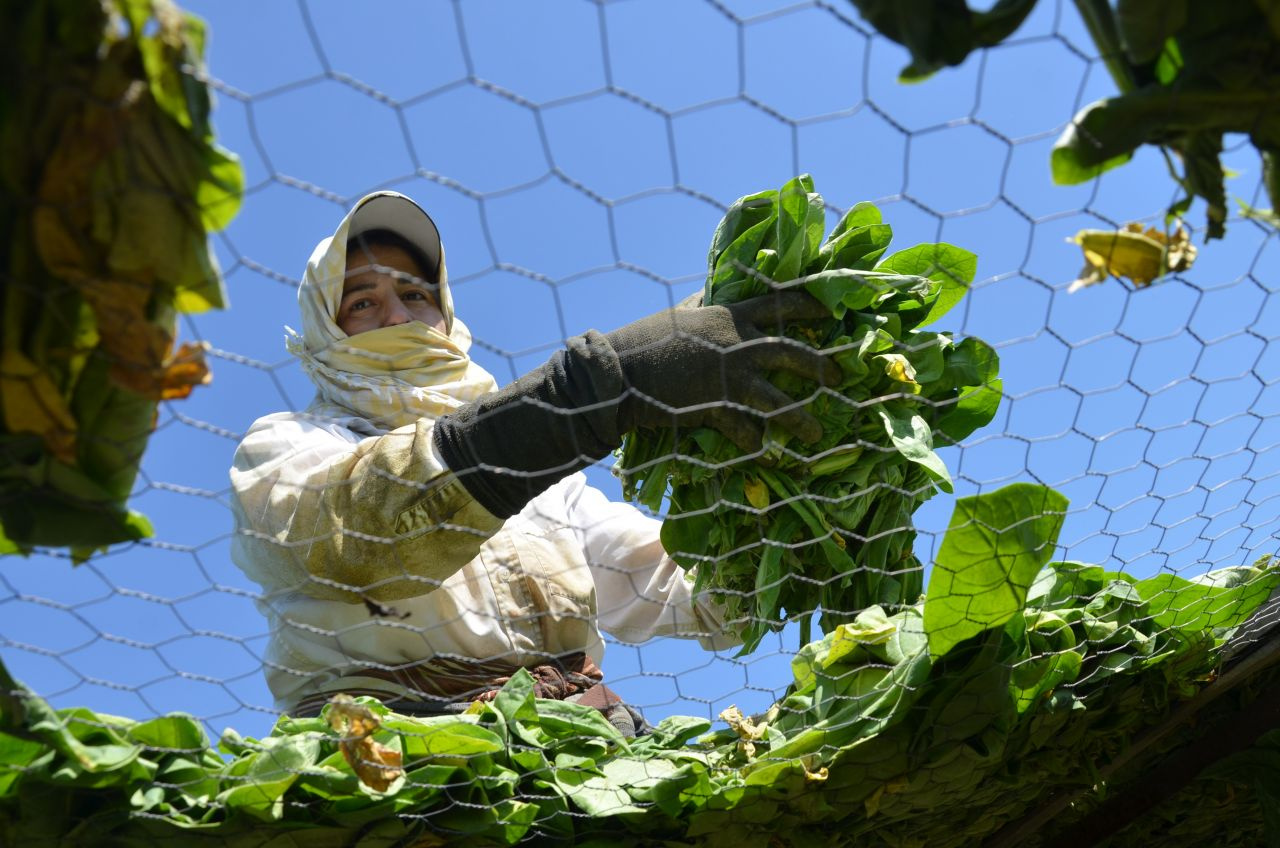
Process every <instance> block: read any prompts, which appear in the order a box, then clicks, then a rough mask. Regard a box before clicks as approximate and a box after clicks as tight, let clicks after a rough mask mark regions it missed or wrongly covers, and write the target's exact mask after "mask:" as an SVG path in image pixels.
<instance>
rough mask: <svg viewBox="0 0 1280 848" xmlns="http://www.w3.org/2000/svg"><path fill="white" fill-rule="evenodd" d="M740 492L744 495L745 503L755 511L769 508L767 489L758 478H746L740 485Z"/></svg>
mask: <svg viewBox="0 0 1280 848" xmlns="http://www.w3.org/2000/svg"><path fill="white" fill-rule="evenodd" d="M742 490H743V492H745V493H746V496H747V503H749V504H751V505H752V506H753V507H755V508H756V509H767V508H768V507H769V487H768V486H767V485H766V484H765V482H764V481H763V480H761V479H760V478H759V477H748V478H747V479H746V482H744V483H743V484H742Z"/></svg>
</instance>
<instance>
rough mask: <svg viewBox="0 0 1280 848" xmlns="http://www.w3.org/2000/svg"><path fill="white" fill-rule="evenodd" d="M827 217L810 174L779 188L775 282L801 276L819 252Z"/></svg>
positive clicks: (802, 175)
mask: <svg viewBox="0 0 1280 848" xmlns="http://www.w3.org/2000/svg"><path fill="white" fill-rule="evenodd" d="M825 220H826V219H825V217H824V215H823V211H822V198H821V197H820V196H818V195H816V194H814V193H813V178H812V177H810V176H809V175H808V174H801V175H800V176H798V177H796V178H795V179H792V180H790V181H789V182H787V184H786V185H784V186H783V187H782V188H781V189H779V190H778V218H777V231H776V232H777V234H776V236H775V239H776V242H777V247H776V250H777V251H778V265H777V267H776V268H775V269H774V272H773V278H774V279H775V280H776V281H778V282H780V283H781V282H786V281H788V280H794V279H795V278H796V277H799V276H800V269H801V268H803V267H805V264H806V262H807V260H808V258H809V257H810V256H811V255H813V254H814V253H816V252H817V249H818V243H819V242H820V241H821V240H822V228H823V225H824V224H825Z"/></svg>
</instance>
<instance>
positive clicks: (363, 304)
mask: <svg viewBox="0 0 1280 848" xmlns="http://www.w3.org/2000/svg"><path fill="white" fill-rule="evenodd" d="M370 306H373V301H372V300H367V299H366V300H357V301H356V302H355V303H353V304H351V311H352V312H360V311H362V310H364V309H368V308H369V307H370Z"/></svg>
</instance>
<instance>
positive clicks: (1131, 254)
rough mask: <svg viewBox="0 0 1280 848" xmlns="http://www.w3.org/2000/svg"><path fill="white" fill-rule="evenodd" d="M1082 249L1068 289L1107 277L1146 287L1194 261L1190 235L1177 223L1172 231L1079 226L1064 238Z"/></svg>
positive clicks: (1135, 226)
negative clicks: (1081, 263)
mask: <svg viewBox="0 0 1280 848" xmlns="http://www.w3.org/2000/svg"><path fill="white" fill-rule="evenodd" d="M1067 241H1069V242H1071V243H1072V244H1078V245H1080V247H1081V249H1082V250H1083V251H1084V261H1085V266H1084V268H1083V269H1082V270H1081V271H1080V278H1079V279H1077V280H1076V281H1075V282H1073V283H1072V284H1071V285H1070V286H1069V287H1068V288H1067V291H1068V292H1075V291H1079V290H1080V289H1082V288H1085V287H1087V286H1092V285H1096V284H1098V283H1100V282H1102V281H1103V280H1105V279H1106V278H1107V277H1116V278H1121V277H1124V278H1127V279H1128V280H1130V281H1131V282H1132V283H1133V284H1134V286H1136V287H1137V288H1140V289H1141V288H1146V287H1147V286H1149V285H1151V283H1152V282H1153V281H1154V280H1156V279H1158V278H1159V277H1163V276H1164V275H1165V274H1168V273H1170V272H1176V271H1185V270H1187V269H1188V268H1190V267H1191V265H1192V264H1193V263H1194V262H1195V261H1196V248H1195V246H1194V245H1192V244H1191V237H1190V236H1189V235H1188V234H1187V231H1186V230H1185V229H1184V228H1183V227H1182V225H1181V224H1178V225H1177V226H1175V227H1174V229H1173V232H1172V233H1162V232H1160V231H1159V230H1157V229H1156V228H1155V227H1147V228H1146V229H1143V227H1142V225H1141V224H1139V223H1136V222H1134V223H1129V224H1126V225H1125V226H1124V228H1123V229H1120V230H1081V231H1080V232H1078V233H1076V234H1075V235H1074V236H1073V237H1071V238H1069V239H1067Z"/></svg>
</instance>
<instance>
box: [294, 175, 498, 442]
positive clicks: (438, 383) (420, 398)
mask: <svg viewBox="0 0 1280 848" xmlns="http://www.w3.org/2000/svg"><path fill="white" fill-rule="evenodd" d="M380 194H388V192H381V193H380ZM376 196H377V195H368V196H366V197H364V198H362V199H361V201H360V203H357V204H356V206H355V207H354V208H353V209H352V210H351V212H349V213H347V216H346V218H344V219H343V221H342V223H341V224H339V225H338V229H337V230H336V231H335V232H334V234H333V235H332V236H331V237H329V238H326V239H324V240H323V241H321V242H320V244H318V245H317V246H316V249H315V251H314V252H313V253H312V254H311V258H310V260H308V262H307V269H306V272H305V274H304V275H303V279H302V285H301V286H300V287H299V288H298V306H299V308H300V309H301V311H302V332H301V333H298V332H297V331H295V330H293V329H291V328H289V327H286V328H285V333H286V338H285V346H286V347H287V348H288V350H289V352H290V353H292V354H293V355H294V356H296V357H298V359H299V360H300V361H301V363H302V368H303V370H304V371H305V372H306V374H307V376H308V377H310V378H311V382H312V383H314V384H315V386H316V401H315V402H313V403H312V406H311V409H310V410H309V411H310V412H312V413H315V414H333V413H336V412H338V411H337V410H329V409H326V408H325V407H330V406H337V407H341V408H342V409H343V410H346V411H348V412H354V413H356V414H357V415H359V416H360V417H362V418H364V419H366V420H367V421H368V422H369V423H370V424H372V425H373V426H374V427H375V428H376V429H378V430H383V431H390V430H394V429H396V428H399V427H403V426H405V425H407V424H412V423H413V422H414V421H416V420H417V419H419V418H429V419H436V418H439V417H440V416H442V415H447V414H448V413H450V412H453V411H455V410H456V409H458V408H459V407H461V406H463V405H465V404H468V403H470V402H472V401H474V400H476V399H477V398H480V397H481V396H483V395H485V394H488V393H489V392H492V391H495V390H496V389H497V383H496V381H495V380H494V379H493V376H492V375H490V374H489V372H488V371H486V370H484V369H483V368H481V367H480V366H479V365H477V364H476V363H475V362H473V361H472V360H471V357H470V356H469V355H468V351H469V350H470V348H471V333H470V331H469V330H468V329H467V327H466V325H465V324H463V323H462V321H461V320H460V319H458V318H457V316H455V315H454V314H453V298H452V297H451V295H450V293H449V275H448V270H447V269H446V267H445V261H444V248H443V247H441V250H440V279H439V285H438V287H437V289H436V298H437V300H438V302H439V306H440V311H441V312H442V313H443V315H444V321H445V328H446V330H447V332H444V333H442V332H440V331H439V330H437V329H435V328H434V327H428V326H427V325H426V324H424V323H422V322H421V321H411V322H409V323H407V324H399V325H395V326H391V327H382V328H380V329H377V330H370V331H368V332H365V333H359V334H357V335H355V336H348V335H347V334H346V333H345V332H343V331H342V329H341V328H340V327H339V326H338V325H337V323H336V321H335V318H336V316H337V314H338V307H339V305H340V303H341V301H342V285H343V280H344V278H345V275H346V267H347V238H348V236H347V234H348V231H349V230H350V228H351V222H352V218H353V217H354V216H355V214H356V212H357V211H358V210H359V209H360V206H361V205H363V204H364V203H365V202H367V201H368V200H369V199H370V198H372V197H376Z"/></svg>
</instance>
